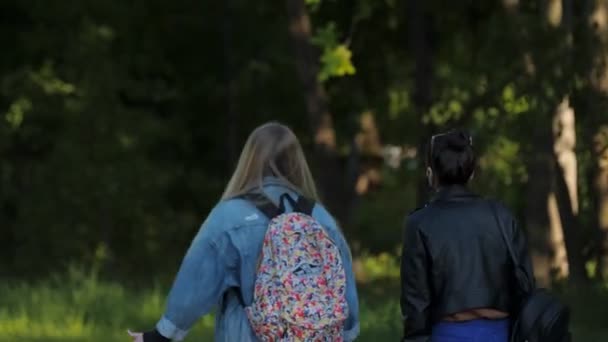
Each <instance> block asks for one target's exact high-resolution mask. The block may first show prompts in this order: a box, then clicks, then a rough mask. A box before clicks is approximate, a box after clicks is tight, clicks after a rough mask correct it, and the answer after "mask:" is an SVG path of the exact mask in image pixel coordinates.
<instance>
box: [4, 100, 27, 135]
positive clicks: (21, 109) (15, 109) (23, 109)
mask: <svg viewBox="0 0 608 342" xmlns="http://www.w3.org/2000/svg"><path fill="white" fill-rule="evenodd" d="M31 109H32V102H31V101H30V100H29V99H27V98H25V97H20V98H18V99H17V100H16V101H14V102H13V103H12V104H11V105H10V107H9V108H8V111H7V112H6V114H5V115H4V118H5V119H6V122H8V124H9V125H10V127H11V128H13V129H17V128H19V127H20V126H21V124H22V123H23V120H24V118H25V114H26V113H27V112H29V111H30V110H31Z"/></svg>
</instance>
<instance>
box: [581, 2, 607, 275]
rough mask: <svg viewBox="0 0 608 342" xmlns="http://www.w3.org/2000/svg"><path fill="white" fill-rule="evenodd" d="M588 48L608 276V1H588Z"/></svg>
mask: <svg viewBox="0 0 608 342" xmlns="http://www.w3.org/2000/svg"><path fill="white" fill-rule="evenodd" d="M586 3H587V4H588V6H587V8H586V9H587V12H586V13H585V14H586V15H585V19H586V20H585V21H584V22H585V24H586V27H585V30H584V32H585V33H584V36H585V37H584V38H583V39H584V40H585V42H584V46H583V47H584V49H583V50H584V51H586V52H587V55H586V57H587V59H586V60H585V61H586V64H585V65H586V66H588V68H587V69H586V70H585V78H586V80H587V83H588V87H587V88H585V89H583V91H586V94H585V97H586V99H587V100H586V102H587V103H586V104H585V109H586V110H587V111H588V112H587V113H586V114H587V115H586V125H585V126H586V127H585V132H586V136H587V146H588V147H589V148H590V150H591V155H592V162H591V166H590V167H591V170H590V172H589V175H590V177H589V178H588V179H589V188H590V189H591V191H592V197H593V201H592V202H593V206H594V212H595V217H594V219H593V220H592V221H593V222H594V225H595V226H596V227H597V228H596V230H597V232H598V235H599V236H598V240H597V252H598V268H597V270H598V275H599V277H600V278H604V279H606V278H608V117H607V116H606V112H608V48H607V47H608V3H607V2H606V1H602V0H590V1H588V2H586Z"/></svg>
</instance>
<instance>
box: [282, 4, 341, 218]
mask: <svg viewBox="0 0 608 342" xmlns="http://www.w3.org/2000/svg"><path fill="white" fill-rule="evenodd" d="M286 5H287V17H288V24H289V35H290V39H291V43H292V47H293V52H294V62H295V66H296V70H297V74H298V78H299V80H300V84H301V86H302V91H303V93H304V102H305V105H306V111H307V113H308V119H309V122H310V129H311V133H312V135H313V137H314V140H313V141H314V153H315V166H316V168H315V169H316V171H317V172H316V175H317V177H318V179H319V183H320V188H321V192H322V195H323V198H324V200H325V201H326V203H327V205H328V206H329V207H330V209H332V210H333V211H334V212H335V214H336V216H337V217H338V218H340V219H344V218H345V216H346V215H347V213H346V208H347V206H345V205H344V200H345V199H344V198H342V197H343V196H342V194H344V192H345V191H344V188H345V185H344V184H343V177H342V165H341V163H340V159H339V155H338V152H337V146H336V144H337V142H336V132H335V130H334V127H333V120H332V115H331V113H330V112H329V106H328V102H327V96H326V93H325V89H324V88H323V85H322V84H321V83H320V82H319V77H318V75H319V53H318V51H317V50H316V49H315V47H314V46H313V45H312V41H311V39H312V28H311V21H310V17H309V15H308V11H307V9H306V2H305V1H304V0H286Z"/></svg>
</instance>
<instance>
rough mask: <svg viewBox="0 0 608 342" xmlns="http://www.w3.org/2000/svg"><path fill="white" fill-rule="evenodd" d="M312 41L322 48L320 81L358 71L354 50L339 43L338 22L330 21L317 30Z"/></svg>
mask: <svg viewBox="0 0 608 342" xmlns="http://www.w3.org/2000/svg"><path fill="white" fill-rule="evenodd" d="M312 43H313V44H314V45H316V46H318V47H320V48H321V49H322V51H323V52H322V54H321V60H320V61H321V69H320V70H319V75H318V78H319V81H321V82H324V81H327V80H328V79H330V78H331V77H340V76H346V75H353V74H355V72H356V69H355V66H354V65H353V63H352V60H351V59H352V52H351V51H350V49H349V48H348V47H347V46H346V45H345V44H340V43H338V34H337V32H336V24H335V23H333V22H332V23H329V24H327V25H326V26H325V27H323V28H321V29H319V30H317V33H316V35H315V36H314V37H313V38H312Z"/></svg>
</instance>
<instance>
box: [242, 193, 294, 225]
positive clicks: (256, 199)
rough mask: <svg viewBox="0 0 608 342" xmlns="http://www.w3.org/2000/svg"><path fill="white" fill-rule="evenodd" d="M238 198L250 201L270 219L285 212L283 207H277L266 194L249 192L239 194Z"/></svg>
mask: <svg viewBox="0 0 608 342" xmlns="http://www.w3.org/2000/svg"><path fill="white" fill-rule="evenodd" d="M239 198H242V199H244V200H246V201H249V202H251V204H253V205H255V207H256V208H257V209H258V210H259V211H261V212H262V213H263V214H264V215H265V216H266V217H267V218H268V219H270V220H272V219H273V218H275V217H277V216H279V215H281V214H282V213H284V212H285V210H284V209H285V208H279V207H277V206H276V205H275V204H274V203H272V201H271V200H270V199H269V198H268V197H266V195H264V194H262V193H259V192H250V193H247V194H244V195H241V196H239Z"/></svg>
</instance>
